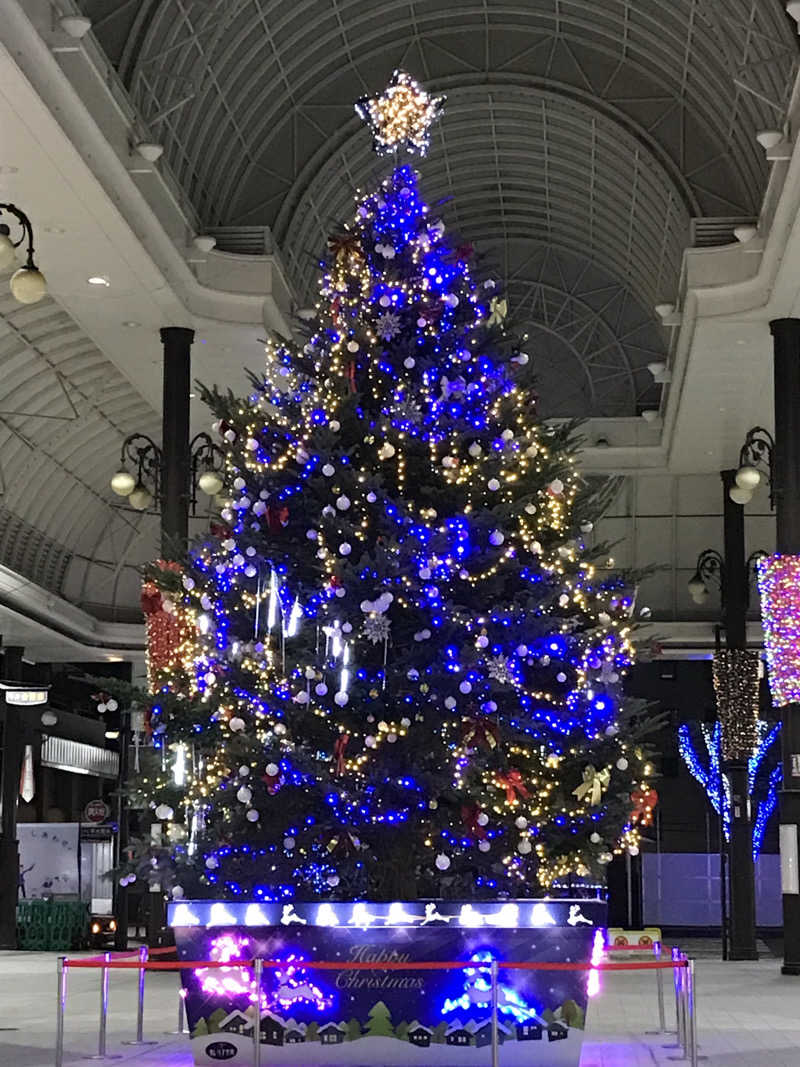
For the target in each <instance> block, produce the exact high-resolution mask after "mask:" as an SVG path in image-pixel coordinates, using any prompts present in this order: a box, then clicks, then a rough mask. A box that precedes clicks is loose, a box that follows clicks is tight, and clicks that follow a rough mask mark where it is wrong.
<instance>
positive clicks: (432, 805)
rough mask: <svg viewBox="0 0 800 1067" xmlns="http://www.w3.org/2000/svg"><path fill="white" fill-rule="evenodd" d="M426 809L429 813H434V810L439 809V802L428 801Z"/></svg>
mask: <svg viewBox="0 0 800 1067" xmlns="http://www.w3.org/2000/svg"><path fill="white" fill-rule="evenodd" d="M428 807H429V808H430V809H431V811H436V809H437V808H438V807H439V801H438V800H429V801H428Z"/></svg>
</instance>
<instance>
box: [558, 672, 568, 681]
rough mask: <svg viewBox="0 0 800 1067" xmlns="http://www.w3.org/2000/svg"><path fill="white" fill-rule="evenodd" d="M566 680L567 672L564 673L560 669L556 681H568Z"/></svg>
mask: <svg viewBox="0 0 800 1067" xmlns="http://www.w3.org/2000/svg"><path fill="white" fill-rule="evenodd" d="M566 680H567V676H566V674H564V672H563V671H559V672H558V674H557V675H556V681H557V682H566Z"/></svg>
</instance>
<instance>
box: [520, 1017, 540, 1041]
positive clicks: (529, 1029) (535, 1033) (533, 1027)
mask: <svg viewBox="0 0 800 1067" xmlns="http://www.w3.org/2000/svg"><path fill="white" fill-rule="evenodd" d="M542 1033H543V1028H542V1024H541V1023H537V1022H536V1020H535V1019H529V1020H527V1022H524V1023H517V1041H541V1040H542Z"/></svg>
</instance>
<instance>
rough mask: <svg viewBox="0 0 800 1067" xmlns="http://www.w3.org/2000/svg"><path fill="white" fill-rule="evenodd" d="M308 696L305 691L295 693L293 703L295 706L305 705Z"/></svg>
mask: <svg viewBox="0 0 800 1067" xmlns="http://www.w3.org/2000/svg"><path fill="white" fill-rule="evenodd" d="M309 699H310V698H309V695H308V693H307V692H306V691H305V689H301V690H300V692H299V693H295V695H294V701H295V703H296V704H307V703H308V701H309Z"/></svg>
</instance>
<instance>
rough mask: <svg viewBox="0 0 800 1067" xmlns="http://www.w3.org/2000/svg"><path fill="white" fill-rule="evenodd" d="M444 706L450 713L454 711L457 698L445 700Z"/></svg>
mask: <svg viewBox="0 0 800 1067" xmlns="http://www.w3.org/2000/svg"><path fill="white" fill-rule="evenodd" d="M444 706H445V707H446V708H447V709H448V711H452V710H453V708H454V707H455V706H456V698H455V697H447V698H446V699H445V702H444Z"/></svg>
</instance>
